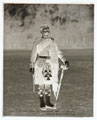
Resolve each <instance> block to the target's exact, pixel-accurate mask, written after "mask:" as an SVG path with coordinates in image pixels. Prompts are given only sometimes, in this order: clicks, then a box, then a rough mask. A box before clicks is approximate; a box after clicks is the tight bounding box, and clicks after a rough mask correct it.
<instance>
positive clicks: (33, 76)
mask: <svg viewBox="0 0 97 120" xmlns="http://www.w3.org/2000/svg"><path fill="white" fill-rule="evenodd" d="M32 78H33V93H35V75H34V74H33V75H32Z"/></svg>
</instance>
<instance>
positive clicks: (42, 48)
mask: <svg viewBox="0 0 97 120" xmlns="http://www.w3.org/2000/svg"><path fill="white" fill-rule="evenodd" d="M40 32H41V34H42V36H41V37H40V38H36V40H35V42H34V44H33V49H32V54H31V66H30V72H32V74H33V75H34V84H35V85H39V88H38V94H39V99H40V109H41V110H46V109H47V108H50V109H55V106H54V105H53V104H52V103H51V102H50V95H51V87H52V90H53V92H54V93H55V92H57V88H58V71H59V61H58V58H59V59H60V60H61V61H62V63H63V65H64V67H65V68H67V69H68V66H69V62H68V61H66V58H65V57H64V55H63V54H62V52H61V51H60V50H59V49H58V47H57V45H56V43H55V41H54V39H53V38H52V37H50V29H49V26H48V25H43V26H41V27H40Z"/></svg>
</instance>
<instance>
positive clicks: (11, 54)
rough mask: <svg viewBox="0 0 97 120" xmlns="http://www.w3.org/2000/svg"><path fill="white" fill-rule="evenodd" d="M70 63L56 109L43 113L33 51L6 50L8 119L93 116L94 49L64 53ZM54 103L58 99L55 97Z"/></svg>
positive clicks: (5, 91)
mask: <svg viewBox="0 0 97 120" xmlns="http://www.w3.org/2000/svg"><path fill="white" fill-rule="evenodd" d="M63 52H64V54H65V55H66V57H67V58H68V60H69V61H70V69H69V70H68V71H66V72H65V74H64V78H63V81H62V87H61V90H60V95H59V100H58V101H57V109H56V110H53V111H52V110H48V111H45V112H43V111H41V110H40V109H39V100H38V95H37V94H36V93H33V82H32V77H31V73H29V63H30V54H31V51H4V110H3V111H4V116H65V117H87V116H88V117H90V116H93V50H64V51H63ZM51 99H52V102H54V98H53V95H52V98H51Z"/></svg>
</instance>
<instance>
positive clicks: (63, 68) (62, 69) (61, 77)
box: [56, 65, 68, 100]
mask: <svg viewBox="0 0 97 120" xmlns="http://www.w3.org/2000/svg"><path fill="white" fill-rule="evenodd" d="M67 69H68V68H67V67H64V66H63V65H61V76H60V80H59V85H58V89H57V93H56V100H58V97H59V92H60V88H61V83H62V79H63V76H64V70H67Z"/></svg>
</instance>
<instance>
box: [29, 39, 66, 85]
mask: <svg viewBox="0 0 97 120" xmlns="http://www.w3.org/2000/svg"><path fill="white" fill-rule="evenodd" d="M37 55H38V56H49V57H50V59H44V58H37ZM58 58H59V59H61V61H62V62H65V60H66V59H65V57H64V56H63V54H62V52H61V51H60V50H59V49H58V47H57V44H56V43H55V42H54V41H53V40H52V39H51V38H47V39H43V38H38V39H37V40H36V41H35V42H34V44H33V50H32V55H31V63H32V67H34V68H35V74H34V79H35V85H42V84H51V85H53V84H55V83H58V71H59V61H58ZM45 63H49V64H50V65H51V71H52V77H50V80H46V79H45V77H44V76H43V73H42V72H43V66H44V65H45Z"/></svg>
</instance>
